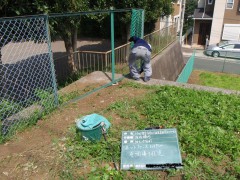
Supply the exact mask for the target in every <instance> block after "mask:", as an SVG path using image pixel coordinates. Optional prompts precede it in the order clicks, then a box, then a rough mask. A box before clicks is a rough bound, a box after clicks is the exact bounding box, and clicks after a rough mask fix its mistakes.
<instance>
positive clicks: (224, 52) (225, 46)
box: [204, 41, 240, 59]
mask: <svg viewBox="0 0 240 180" xmlns="http://www.w3.org/2000/svg"><path fill="white" fill-rule="evenodd" d="M204 53H205V54H207V55H209V56H213V57H218V56H221V57H230V58H239V59H240V41H223V42H220V43H217V44H216V45H215V44H212V45H209V46H208V47H207V49H206V50H205V51H204Z"/></svg>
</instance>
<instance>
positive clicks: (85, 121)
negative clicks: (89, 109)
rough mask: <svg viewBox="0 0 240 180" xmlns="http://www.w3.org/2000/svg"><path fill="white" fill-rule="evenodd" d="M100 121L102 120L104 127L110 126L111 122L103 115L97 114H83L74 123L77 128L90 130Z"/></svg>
mask: <svg viewBox="0 0 240 180" xmlns="http://www.w3.org/2000/svg"><path fill="white" fill-rule="evenodd" d="M101 122H104V125H105V126H104V127H105V129H106V130H107V129H108V128H109V127H110V126H111V123H110V122H109V121H108V120H107V119H106V118H105V117H103V116H101V115H98V114H95V113H94V114H90V115H87V116H83V117H81V118H80V119H77V120H76V125H77V128H78V129H80V130H83V131H84V130H92V129H94V128H96V127H98V126H99V125H100V124H101Z"/></svg>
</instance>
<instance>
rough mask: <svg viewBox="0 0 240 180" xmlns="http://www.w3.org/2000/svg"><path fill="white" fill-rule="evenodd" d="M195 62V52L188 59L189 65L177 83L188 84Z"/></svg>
mask: <svg viewBox="0 0 240 180" xmlns="http://www.w3.org/2000/svg"><path fill="white" fill-rule="evenodd" d="M194 60H195V52H193V54H192V56H191V57H190V58H189V59H188V62H187V64H186V65H185V67H184V68H183V70H182V72H181V73H180V75H179V77H178V79H177V81H176V82H180V83H186V82H188V79H189V77H190V75H191V73H192V70H193V65H194Z"/></svg>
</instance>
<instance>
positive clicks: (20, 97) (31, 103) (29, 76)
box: [0, 9, 176, 140]
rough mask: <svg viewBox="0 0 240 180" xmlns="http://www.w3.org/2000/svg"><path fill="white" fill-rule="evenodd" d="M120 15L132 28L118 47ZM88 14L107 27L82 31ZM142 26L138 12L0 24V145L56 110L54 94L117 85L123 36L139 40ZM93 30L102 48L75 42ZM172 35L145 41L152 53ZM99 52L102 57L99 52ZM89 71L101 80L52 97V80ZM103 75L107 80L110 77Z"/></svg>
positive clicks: (124, 55) (124, 68)
mask: <svg viewBox="0 0 240 180" xmlns="http://www.w3.org/2000/svg"><path fill="white" fill-rule="evenodd" d="M121 13H122V14H121ZM123 13H128V14H127V16H126V17H129V15H130V17H131V20H130V22H129V23H131V24H130V29H129V27H128V30H127V31H129V32H128V33H126V34H124V35H125V36H126V39H125V41H124V42H120V43H118V41H117V40H115V39H114V37H115V36H117V35H116V34H118V33H117V32H120V29H121V27H123V26H124V24H121V21H118V20H119V19H121V16H123ZM93 14H95V15H96V14H97V17H98V18H99V17H101V18H103V19H104V21H103V22H104V23H105V24H108V25H106V26H103V25H102V24H101V22H102V21H99V22H98V23H97V24H98V26H99V27H97V25H96V23H95V22H93V23H91V25H93V27H91V26H89V27H88V28H87V26H88V21H89V20H91V19H92V17H91V15H93ZM100 15H101V16H100ZM117 15H119V17H118V16H117ZM83 17H85V18H86V19H85V21H86V22H85V25H86V26H83V27H84V28H83V27H82V26H80V25H81V23H83V24H84V21H83V22H82V20H83V19H84V18H83ZM89 17H90V18H89ZM93 19H94V18H93ZM143 24H144V10H142V9H138V10H136V9H134V10H132V9H127V10H108V11H107V10H106V11H96V12H79V13H67V14H53V15H49V16H46V15H42V16H31V17H21V18H3V19H0V50H1V51H0V52H1V54H0V57H1V59H0V62H1V63H0V76H1V79H0V119H1V121H0V126H1V127H0V128H1V131H0V132H1V133H0V140H1V139H3V138H4V137H5V136H7V135H9V134H10V135H11V134H12V133H13V132H14V131H15V130H16V129H19V128H21V127H25V126H28V125H29V124H34V123H36V122H37V119H38V118H39V117H40V115H41V114H42V113H44V112H48V111H49V110H52V109H53V108H54V107H56V106H57V105H58V95H59V92H60V93H61V96H64V95H67V96H69V97H76V96H77V97H82V96H84V95H85V94H89V93H91V92H94V90H95V89H99V88H101V87H107V86H109V85H111V84H112V83H114V82H115V81H117V79H118V77H117V79H115V76H114V75H115V73H116V72H117V73H120V74H126V73H128V72H129V70H128V62H127V59H128V55H129V52H130V43H127V44H126V41H127V36H133V35H134V36H139V37H143V26H144V25H143ZM80 27H81V28H80ZM102 28H105V29H102ZM106 28H108V30H107V29H106ZM114 28H115V29H117V30H118V31H115V29H114ZM96 30H98V31H97V32H98V33H99V31H101V32H102V33H104V35H105V36H107V37H111V38H110V40H108V41H107V43H106V44H105V45H104V44H103V41H102V40H101V41H98V42H92V41H91V40H92V39H94V37H93V38H92V37H90V39H91V40H90V41H84V40H81V39H80V41H79V39H78V38H77V35H78V34H81V32H82V31H93V32H96ZM171 31H172V30H171V29H170V28H168V29H166V30H164V32H163V31H162V32H158V33H153V34H150V35H149V36H146V37H144V38H145V39H146V40H147V41H150V43H152V47H153V49H155V50H156V51H157V50H159V48H158V47H156V46H157V44H155V43H154V42H155V40H156V39H157V40H161V44H164V45H166V46H167V45H168V43H169V42H171V41H172V39H173V38H169V37H170V36H171V37H172V36H174V37H175V38H176V34H175V31H174V33H172V34H171ZM169 33H170V34H169ZM50 34H51V38H50ZM90 34H91V35H93V36H94V35H95V34H92V33H90ZM173 34H174V35H173ZM160 35H161V36H162V37H161V38H159V36H160ZM164 36H167V38H164ZM118 38H119V37H118ZM51 39H54V41H53V40H51ZM170 39H171V40H170ZM163 41H164V42H163ZM165 41H166V43H165ZM115 46H117V47H116V48H115ZM96 47H98V48H99V47H100V50H96V49H95V48H96ZM103 47H107V48H108V50H106V49H104V48H103ZM102 48H103V49H104V50H106V51H101V49H102ZM161 49H162V47H161ZM161 49H160V50H161ZM154 52H155V51H154ZM94 71H100V72H101V73H102V74H105V75H106V78H104V79H102V77H99V76H98V75H99V74H98V75H97V76H96V77H95V78H94V82H88V84H87V85H86V83H85V81H81V80H80V81H77V82H75V84H74V86H70V88H67V89H64V90H61V91H59V92H58V93H57V83H56V79H58V80H59V79H61V77H63V78H65V79H67V78H69V77H70V78H72V76H71V75H73V74H77V79H79V78H81V77H83V76H85V75H87V74H90V73H91V72H94ZM55 72H56V78H55ZM107 74H112V77H108V75H107ZM83 78H84V77H83ZM73 81H74V79H73ZM71 82H72V81H71ZM82 82H83V83H82ZM86 86H87V88H86Z"/></svg>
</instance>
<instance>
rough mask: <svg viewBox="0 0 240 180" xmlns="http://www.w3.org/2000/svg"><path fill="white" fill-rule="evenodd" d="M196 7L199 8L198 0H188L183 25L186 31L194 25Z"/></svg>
mask: <svg viewBox="0 0 240 180" xmlns="http://www.w3.org/2000/svg"><path fill="white" fill-rule="evenodd" d="M196 8H197V0H186V5H185V13H184V26H183V31H184V32H186V31H187V29H189V28H190V27H192V26H193V20H192V16H193V13H194V10H195V9H196Z"/></svg>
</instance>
